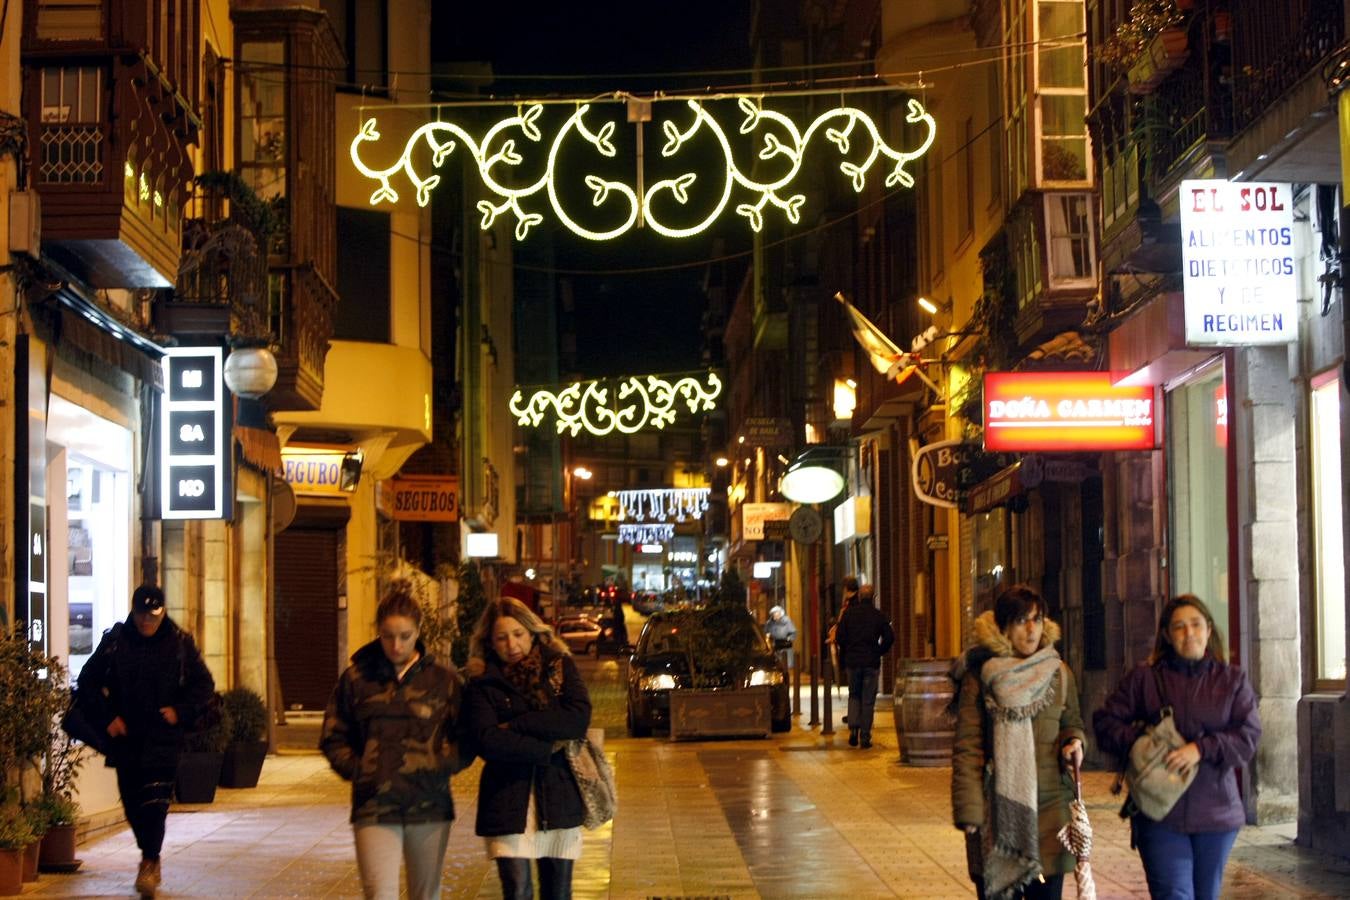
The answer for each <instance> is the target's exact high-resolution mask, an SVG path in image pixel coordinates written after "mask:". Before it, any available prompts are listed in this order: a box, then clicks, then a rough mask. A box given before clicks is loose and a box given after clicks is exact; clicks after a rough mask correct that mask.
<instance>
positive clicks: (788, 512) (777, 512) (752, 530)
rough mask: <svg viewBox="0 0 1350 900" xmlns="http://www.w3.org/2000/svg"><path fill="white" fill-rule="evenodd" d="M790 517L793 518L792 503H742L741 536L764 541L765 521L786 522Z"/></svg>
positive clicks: (749, 539)
mask: <svg viewBox="0 0 1350 900" xmlns="http://www.w3.org/2000/svg"><path fill="white" fill-rule="evenodd" d="M790 518H792V504H791V503H742V504H741V527H742V529H743V530H742V532H741V538H742V539H743V540H747V541H762V540H764V523H765V522H786V521H787V520H788V519H790Z"/></svg>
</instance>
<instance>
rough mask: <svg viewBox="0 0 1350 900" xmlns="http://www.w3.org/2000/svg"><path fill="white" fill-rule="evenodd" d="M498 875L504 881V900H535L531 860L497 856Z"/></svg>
mask: <svg viewBox="0 0 1350 900" xmlns="http://www.w3.org/2000/svg"><path fill="white" fill-rule="evenodd" d="M497 877H498V878H500V879H501V882H502V900H534V882H533V881H531V880H530V861H529V860H528V859H521V858H519V857H515V856H499V857H497Z"/></svg>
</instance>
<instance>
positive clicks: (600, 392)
mask: <svg viewBox="0 0 1350 900" xmlns="http://www.w3.org/2000/svg"><path fill="white" fill-rule="evenodd" d="M604 384H605V382H603V381H574V382H573V383H572V384H569V385H568V386H567V387H565V388H563V389H562V390H561V391H557V392H554V391H545V390H537V391H535V392H534V393H532V394H531V395H530V399H529V400H528V401H526V400H525V395H524V394H523V393H522V392H521V391H520V389H519V388H517V389H516V392H515V393H514V394H512V395H511V403H510V406H511V412H512V413H513V414H514V415H515V417H516V424H518V425H522V426H524V427H526V428H538V427H539V424H540V423H541V422H543V421H544V417H545V416H546V415H547V414H548V413H549V411H550V409H551V410H552V412H553V413H554V415H556V416H557V418H558V421H557V426H558V433H559V434H562V433H563V431H568V432H570V433H571V434H573V435H576V434H578V433H580V431H581V429H583V428H585V429H586V430H587V431H589V432H590V433H591V434H594V435H597V436H601V437H603V436H604V435H607V434H609V433H610V432H614V431H618V432H620V433H622V434H634V433H636V432H638V431H641V430H642V429H643V428H644V427H646V426H647V425H651V426H652V427H653V428H665V427H666V426H667V425H670V424H672V423H674V421H675V414H676V412H677V410H676V403H677V402H678V401H679V400H680V399H681V398H683V400H684V403H685V405H686V406H688V407H689V412H690V413H696V412H698V411H699V410H700V409H702V410H710V409H712V408H713V407H714V405H715V404H714V402H713V401H715V400H716V399H717V398H718V396H720V395H721V393H722V379H720V378H718V377H717V375H716V373H714V372H709V373H708V376H707V384H706V386H705V385H704V384H701V383H699V381H698V379H696V378H693V377H691V376H686V377H684V378H679V379H676V380H675V381H667V380H666V379H664V378H661V377H659V376H656V375H647V376H641V375H634V376H632V377H631V378H626V379H624V380H623V381H621V382H619V384H618V388H617V390H616V391H615V393H614V395H613V396H615V397H616V398H617V400H618V401H619V403H618V405H617V408H616V406H615V404H613V403H611V401H610V397H611V393H610V389H609V388H606V387H604V386H603V385H604ZM629 398H631V399H629ZM625 400H626V401H628V402H627V403H624V401H625Z"/></svg>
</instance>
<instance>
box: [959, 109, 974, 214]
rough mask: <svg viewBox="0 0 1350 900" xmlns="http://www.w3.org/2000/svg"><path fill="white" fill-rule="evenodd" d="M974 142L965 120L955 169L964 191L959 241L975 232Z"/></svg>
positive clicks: (971, 124) (970, 123) (971, 125)
mask: <svg viewBox="0 0 1350 900" xmlns="http://www.w3.org/2000/svg"><path fill="white" fill-rule="evenodd" d="M974 140H975V126H974V124H973V123H972V121H971V120H970V119H969V118H967V119H966V120H965V121H964V122H962V123H961V148H960V149H959V150H957V151H956V168H957V171H958V172H960V173H961V180H962V182H963V187H964V190H963V191H962V198H961V200H962V202H961V221H960V223H959V225H960V239H959V240H960V241H964V240H965V239H966V238H968V237H970V235H971V234H973V233H974V231H975V154H974V153H972V152H971V147H970V145H971V143H972V142H973V141H974Z"/></svg>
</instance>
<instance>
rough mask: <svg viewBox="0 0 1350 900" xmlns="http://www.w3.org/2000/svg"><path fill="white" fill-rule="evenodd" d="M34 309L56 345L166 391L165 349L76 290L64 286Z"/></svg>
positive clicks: (47, 337)
mask: <svg viewBox="0 0 1350 900" xmlns="http://www.w3.org/2000/svg"><path fill="white" fill-rule="evenodd" d="M52 301H55V302H52ZM31 308H32V309H33V311H34V314H35V316H34V317H35V319H36V320H38V321H39V322H41V324H42V325H43V326H45V327H44V328H43V330H44V331H45V332H46V333H45V334H43V335H41V336H42V337H43V338H44V339H45V340H47V341H49V342H50V343H51V344H52V345H53V346H56V347H68V348H73V349H75V350H79V351H81V352H84V353H87V354H89V355H90V356H93V357H95V358H97V359H99V360H102V361H103V362H105V363H107V364H108V365H110V366H114V367H116V368H118V369H121V370H122V371H124V372H128V373H130V374H131V375H134V376H135V377H136V378H138V379H140V380H141V381H143V382H145V383H146V384H150V385H153V386H154V387H155V388H157V389H159V390H163V389H164V371H163V366H162V364H161V362H160V361H161V360H162V359H163V357H164V348H163V347H161V346H160V345H159V344H156V343H155V342H154V341H152V340H151V339H150V338H148V337H146V336H145V335H143V334H140V333H139V332H137V331H136V330H134V329H132V328H130V327H128V326H127V325H124V324H123V323H121V322H119V321H118V320H117V319H116V318H115V317H114V316H113V315H112V314H111V313H109V312H108V311H107V310H105V309H103V308H102V307H101V306H99V305H98V304H97V303H95V302H93V301H92V300H89V299H87V298H86V297H84V296H83V295H82V294H81V293H80V292H79V291H78V290H77V289H76V288H74V287H72V286H71V285H69V284H63V285H62V286H61V287H60V288H59V289H57V291H56V292H55V293H54V294H52V295H51V297H50V298H49V300H48V302H47V303H37V304H34V305H33V306H32V307H31Z"/></svg>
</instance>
